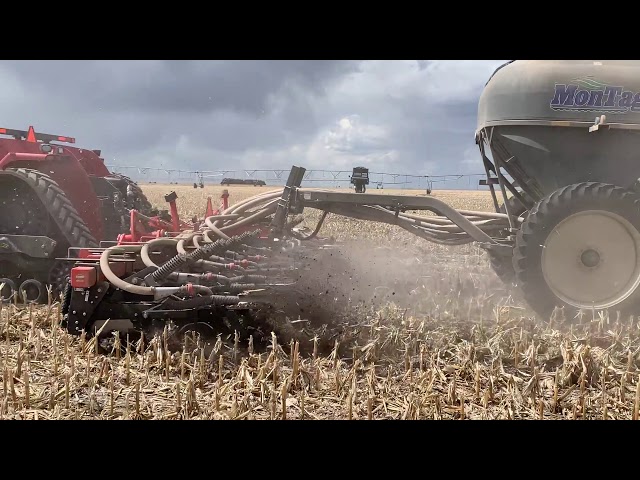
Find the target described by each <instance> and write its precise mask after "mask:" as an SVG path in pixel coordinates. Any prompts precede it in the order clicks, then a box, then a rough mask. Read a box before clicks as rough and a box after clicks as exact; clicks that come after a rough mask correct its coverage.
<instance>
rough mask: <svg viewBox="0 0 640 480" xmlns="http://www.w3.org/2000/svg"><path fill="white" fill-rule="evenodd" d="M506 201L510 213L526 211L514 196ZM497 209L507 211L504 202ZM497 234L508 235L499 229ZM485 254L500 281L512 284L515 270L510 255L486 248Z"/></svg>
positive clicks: (505, 231) (516, 213)
mask: <svg viewBox="0 0 640 480" xmlns="http://www.w3.org/2000/svg"><path fill="white" fill-rule="evenodd" d="M507 203H508V204H509V209H510V210H511V213H512V214H514V215H518V216H520V215H522V214H523V213H525V212H526V211H527V208H526V207H525V206H524V205H522V204H521V203H520V201H519V200H518V199H517V198H515V197H510V198H508V199H507ZM499 210H500V213H507V209H506V208H505V206H504V204H502V205H501V206H500V209H499ZM498 234H499V235H500V236H504V237H507V236H508V235H509V231H508V230H501V231H499V232H498ZM487 255H488V256H489V265H490V266H491V269H492V270H493V271H494V272H495V274H496V275H497V276H498V278H499V279H500V280H501V281H502V283H504V284H505V285H507V286H514V285H515V281H516V272H515V269H514V268H513V261H512V257H511V256H505V255H499V254H497V253H495V252H493V251H491V250H487Z"/></svg>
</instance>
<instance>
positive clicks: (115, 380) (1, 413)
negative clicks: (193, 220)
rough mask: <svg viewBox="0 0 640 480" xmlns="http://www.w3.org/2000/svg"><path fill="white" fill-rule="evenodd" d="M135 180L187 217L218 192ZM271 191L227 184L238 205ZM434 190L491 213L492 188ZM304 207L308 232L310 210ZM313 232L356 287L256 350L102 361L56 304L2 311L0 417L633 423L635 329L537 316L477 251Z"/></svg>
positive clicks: (367, 227)
mask: <svg viewBox="0 0 640 480" xmlns="http://www.w3.org/2000/svg"><path fill="white" fill-rule="evenodd" d="M142 187H143V190H144V191H145V193H146V194H147V195H148V197H149V199H150V200H151V201H152V202H153V203H155V204H156V205H158V206H161V205H163V203H164V200H163V195H164V194H165V193H167V192H168V191H170V190H175V191H176V192H177V194H178V197H179V199H178V208H179V211H180V213H181V214H182V215H186V216H192V215H198V216H202V214H203V213H204V208H205V205H206V198H207V196H211V197H212V199H213V200H214V203H218V197H219V196H220V194H221V192H222V187H206V188H205V189H193V188H192V187H183V186H175V185H171V186H168V185H167V186H162V185H142ZM267 189H269V187H262V188H260V189H259V188H256V187H228V190H229V193H230V200H231V202H232V203H235V202H237V201H239V200H242V199H243V198H247V197H249V196H252V195H254V194H256V193H259V192H264V191H266V190H267ZM375 193H388V194H391V193H407V194H411V193H413V194H424V192H411V191H397V190H396V191H392V190H381V191H376V192H375ZM433 195H434V196H436V197H438V198H441V199H443V200H445V201H446V202H447V203H449V204H451V205H452V206H454V207H457V208H465V209H474V210H490V209H491V202H490V197H489V195H488V194H487V193H486V192H477V191H467V192H450V191H442V192H438V191H436V192H434V193H433ZM310 213H311V214H310V215H307V220H306V224H307V225H308V226H309V227H311V228H313V227H314V226H315V221H316V220H317V219H318V217H319V215H318V214H317V213H316V212H310ZM322 234H323V235H326V236H328V235H333V236H335V237H336V238H337V239H338V240H344V241H348V242H350V243H351V244H352V245H353V246H352V247H349V248H348V249H347V250H346V252H347V253H348V257H349V259H350V261H349V264H348V265H345V269H346V270H349V271H350V283H349V285H348V287H349V288H348V289H347V288H346V287H345V286H344V285H343V284H341V285H337V288H342V289H343V290H344V291H345V292H346V290H350V292H349V295H350V298H351V297H352V305H353V306H352V308H351V310H350V311H349V312H347V314H345V315H344V317H343V318H340V322H338V321H337V320H338V319H337V318H336V319H335V320H336V322H335V324H332V325H327V326H326V327H323V326H321V325H314V328H309V329H307V330H306V331H305V330H304V329H302V328H301V330H300V331H299V332H284V334H283V335H282V336H280V337H272V339H271V343H270V344H268V345H267V346H266V347H267V348H266V349H262V350H261V349H259V347H258V346H257V345H256V346H252V345H245V344H241V343H240V342H237V341H234V338H229V339H220V341H219V342H216V343H214V344H213V345H209V346H208V348H206V349H205V348H203V347H204V346H203V345H198V344H196V345H194V344H193V342H187V343H186V344H185V348H184V349H183V351H178V352H173V353H172V352H169V351H168V350H167V349H166V348H165V345H164V342H163V338H162V336H159V337H156V338H144V339H143V341H142V342H137V343H133V344H130V343H128V342H127V339H126V338H121V339H116V342H120V343H121V344H122V345H126V346H127V348H126V351H125V352H124V353H120V349H117V348H116V349H114V351H113V352H112V353H111V354H101V353H98V352H97V346H96V345H95V342H93V341H92V340H87V339H85V338H83V337H81V338H77V337H73V336H69V335H67V334H66V333H65V332H64V331H63V330H62V329H61V328H60V327H59V323H60V316H59V310H58V304H57V302H55V301H53V300H55V299H53V300H52V303H51V304H50V306H49V307H38V308H34V307H24V306H21V305H14V304H9V305H2V309H1V310H0V371H1V372H2V375H3V389H2V396H1V397H0V398H1V399H2V400H1V403H0V418H3V419H63V418H67V419H74V418H78V419H92V418H94V419H134V418H139V419H287V420H288V419H300V418H304V419H540V418H543V419H632V418H633V419H637V418H638V409H639V403H640V382H639V381H638V377H639V370H638V367H640V363H638V353H639V352H640V325H639V324H638V322H637V321H635V320H633V319H627V318H616V317H615V315H613V316H612V318H609V317H607V316H606V315H599V314H598V313H597V312H588V313H587V314H585V315H584V316H583V317H581V318H577V319H565V318H562V316H561V315H559V316H558V317H556V318H553V319H549V320H548V321H547V322H542V321H539V320H535V319H534V318H533V316H532V314H531V312H529V311H528V310H527V308H526V306H525V305H523V304H522V303H521V302H520V300H519V299H518V298H517V297H514V296H513V295H512V292H510V291H508V290H507V289H506V288H505V287H504V286H503V285H502V284H501V283H500V282H499V280H498V279H497V277H496V276H495V274H494V273H493V271H492V270H491V269H490V268H489V266H488V260H487V258H486V255H485V254H484V252H483V251H482V250H480V249H479V248H477V247H475V246H473V245H466V246H460V247H442V246H439V245H435V244H430V243H427V242H425V241H423V240H421V239H418V238H417V237H413V236H411V235H410V234H408V233H406V232H404V231H402V230H400V229H398V228H396V227H392V226H387V225H380V224H375V223H369V222H360V221H355V220H349V219H344V218H340V217H336V216H333V215H330V216H329V217H328V218H327V221H326V222H325V225H324V228H323V230H322ZM355 242H357V243H355ZM345 285H346V284H345ZM316 293H317V294H318V295H319V293H320V292H316ZM302 320H304V319H302ZM301 323H304V322H301ZM343 324H344V325H346V326H344V327H342V328H339V327H340V325H343ZM320 330H322V332H320ZM320 333H322V335H320Z"/></svg>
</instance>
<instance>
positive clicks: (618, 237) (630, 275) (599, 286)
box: [542, 210, 640, 309]
mask: <svg viewBox="0 0 640 480" xmlns="http://www.w3.org/2000/svg"><path fill="white" fill-rule="evenodd" d="M542 273H543V275H544V278H545V281H546V282H547V285H548V286H549V288H550V289H551V291H552V292H553V293H554V294H555V295H556V296H557V297H558V298H559V299H561V300H563V301H564V302H566V303H568V304H569V305H572V306H574V307H576V308H589V309H590V308H595V309H606V308H612V307H614V306H615V305H617V304H618V303H620V302H622V301H623V300H625V299H626V298H627V297H629V295H631V294H632V293H633V292H634V291H635V290H636V288H638V285H639V284H640V232H638V230H637V229H636V228H635V227H634V226H633V225H631V223H630V222H629V221H627V220H625V219H624V218H622V217H621V216H619V215H617V214H615V213H611V212H607V211H603V210H588V211H584V212H580V213H576V214H574V215H571V216H569V217H567V218H566V219H564V220H563V221H561V222H560V223H559V224H558V225H557V226H556V227H555V228H554V229H553V231H552V232H551V233H550V234H549V236H548V237H547V241H546V242H545V245H544V248H543V251H542Z"/></svg>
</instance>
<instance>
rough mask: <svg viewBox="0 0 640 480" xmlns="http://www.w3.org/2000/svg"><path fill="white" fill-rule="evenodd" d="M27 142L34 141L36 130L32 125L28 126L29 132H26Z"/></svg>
mask: <svg viewBox="0 0 640 480" xmlns="http://www.w3.org/2000/svg"><path fill="white" fill-rule="evenodd" d="M27 142H31V143H36V142H37V140H36V131H35V130H34V129H33V126H30V127H29V132H28V133H27Z"/></svg>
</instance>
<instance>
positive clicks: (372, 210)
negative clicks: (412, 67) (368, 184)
mask: <svg viewBox="0 0 640 480" xmlns="http://www.w3.org/2000/svg"><path fill="white" fill-rule="evenodd" d="M304 173H305V169H304V168H302V167H296V166H294V167H293V168H292V169H291V173H290V175H289V179H288V180H287V184H286V186H285V188H284V191H283V193H282V197H281V198H280V201H279V203H278V207H277V210H276V213H275V215H274V218H273V221H272V224H271V228H272V232H273V234H274V236H279V235H281V234H282V233H283V231H284V229H285V224H286V218H287V216H288V215H289V214H291V213H301V212H302V211H303V210H304V208H305V207H309V208H315V209H318V210H323V211H325V212H330V213H334V214H337V215H342V216H346V217H351V218H357V219H360V220H366V221H374V222H381V223H388V224H391V225H398V226H400V227H401V228H403V229H405V230H407V231H409V232H411V233H412V234H414V235H417V236H419V237H421V238H424V239H426V240H429V241H432V242H435V243H441V244H448V245H461V244H464V243H471V242H474V241H475V242H478V243H479V244H480V245H481V246H482V247H484V248H488V249H492V250H505V251H506V250H510V248H511V247H510V246H509V245H505V244H504V243H500V242H499V241H497V240H495V239H494V238H492V237H491V236H490V235H489V234H488V233H487V231H491V230H493V231H496V230H499V229H503V228H505V227H506V228H508V226H509V223H508V217H507V215H505V214H501V213H489V212H470V211H465V210H456V209H454V208H452V207H450V206H449V205H447V204H446V203H444V202H442V201H441V200H438V199H436V198H433V197H421V196H410V195H378V194H366V195H362V194H355V193H343V192H333V191H328V190H319V189H305V188H300V184H301V183H302V180H303V178H304ZM411 210H427V211H430V212H433V213H435V214H436V216H417V215H412V214H405V213H404V212H406V211H411Z"/></svg>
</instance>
